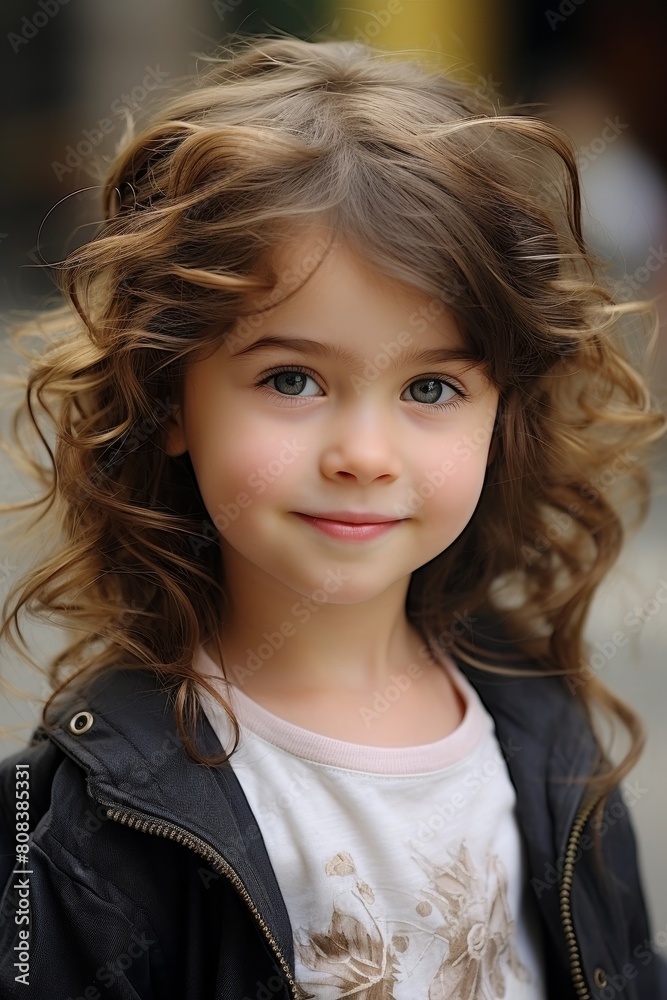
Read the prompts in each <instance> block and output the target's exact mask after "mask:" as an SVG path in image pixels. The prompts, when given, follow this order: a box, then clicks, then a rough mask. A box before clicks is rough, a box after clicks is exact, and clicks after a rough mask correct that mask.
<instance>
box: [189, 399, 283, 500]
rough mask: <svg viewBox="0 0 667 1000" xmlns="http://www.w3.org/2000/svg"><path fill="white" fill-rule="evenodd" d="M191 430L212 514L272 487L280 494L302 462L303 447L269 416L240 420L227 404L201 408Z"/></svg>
mask: <svg viewBox="0 0 667 1000" xmlns="http://www.w3.org/2000/svg"><path fill="white" fill-rule="evenodd" d="M188 430H189V431H190V432H191V437H192V444H191V447H190V457H191V459H192V464H193V467H194V470H195V474H196V476H197V482H198V484H199V489H200V492H201V494H202V498H203V500H204V504H205V506H206V508H207V510H208V511H209V514H210V513H211V511H212V510H214V509H216V508H218V507H219V506H220V505H221V504H229V503H231V502H237V503H239V502H240V503H245V504H248V502H249V501H250V502H252V501H253V500H254V499H255V498H257V497H258V496H261V495H262V494H265V493H267V492H269V491H270V492H271V493H272V494H273V495H276V494H277V493H279V492H280V489H281V486H282V485H283V483H285V482H286V481H287V480H289V479H290V474H291V475H292V476H293V475H294V474H295V473H294V470H295V468H296V467H298V464H299V461H298V458H299V453H300V451H301V449H300V448H299V447H298V444H297V445H296V446H295V443H294V441H293V440H292V438H289V439H287V438H286V436H285V434H284V433H282V434H281V433H280V432H279V431H278V430H276V429H275V427H272V426H271V425H270V424H267V422H266V421H248V420H240V419H239V415H238V413H237V414H236V415H235V414H234V413H233V412H229V408H226V407H222V406H218V407H217V408H216V409H215V410H213V409H211V408H209V409H208V410H206V409H203V408H198V410H197V412H196V413H194V412H193V414H192V419H191V421H190V423H189V425H188Z"/></svg>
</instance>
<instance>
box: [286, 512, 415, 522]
mask: <svg viewBox="0 0 667 1000" xmlns="http://www.w3.org/2000/svg"><path fill="white" fill-rule="evenodd" d="M295 513H297V514H301V516H302V517H312V518H316V519H317V520H318V521H336V523H337V524H385V523H386V522H387V521H402V520H405V519H404V518H400V517H391V515H390V514H374V513H373V512H372V511H353V510H331V511H328V512H327V513H326V514H319V513H318V514H307V513H304V512H303V511H295Z"/></svg>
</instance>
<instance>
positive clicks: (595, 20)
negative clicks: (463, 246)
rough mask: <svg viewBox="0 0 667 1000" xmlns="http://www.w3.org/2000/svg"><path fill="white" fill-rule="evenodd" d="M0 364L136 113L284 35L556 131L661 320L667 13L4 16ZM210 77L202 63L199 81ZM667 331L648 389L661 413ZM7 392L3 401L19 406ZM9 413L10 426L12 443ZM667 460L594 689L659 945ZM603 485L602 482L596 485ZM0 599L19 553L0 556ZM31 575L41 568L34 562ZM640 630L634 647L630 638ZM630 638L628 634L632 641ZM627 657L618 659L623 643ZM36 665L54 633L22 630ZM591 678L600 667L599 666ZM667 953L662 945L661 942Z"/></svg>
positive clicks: (79, 5)
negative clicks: (241, 45)
mask: <svg viewBox="0 0 667 1000" xmlns="http://www.w3.org/2000/svg"><path fill="white" fill-rule="evenodd" d="M0 19H1V20H2V31H1V32H0V45H1V46H2V48H3V55H2V59H1V60H0V74H1V78H0V93H1V94H2V96H3V100H4V111H3V121H2V129H3V136H4V141H3V148H4V149H5V153H4V155H3V156H2V158H0V264H1V270H0V315H1V317H2V332H0V366H1V369H2V372H3V373H11V372H14V371H16V370H17V368H18V366H19V365H20V359H18V358H16V357H15V356H14V355H13V354H12V352H11V351H10V348H9V344H8V340H7V336H6V333H5V332H4V331H6V326H7V323H8V322H9V321H10V320H13V319H15V318H16V317H17V316H20V315H21V314H27V313H29V312H31V311H33V310H35V309H40V308H43V307H44V306H46V305H48V304H49V302H50V301H51V300H52V299H53V298H54V283H53V278H52V272H51V270H50V269H49V268H48V267H45V266H44V264H43V261H48V262H51V263H53V262H56V261H58V260H59V259H62V258H63V257H64V256H65V254H66V253H67V252H68V251H69V250H71V249H72V248H73V247H74V246H76V245H78V244H79V243H81V242H83V241H84V240H85V239H86V237H87V235H88V234H90V233H91V232H92V227H94V224H95V222H96V220H97V218H98V213H99V207H98V201H97V196H98V193H99V192H98V189H97V187H96V185H97V183H98V180H97V178H98V177H99V172H98V171H99V168H100V165H102V166H103V165H104V162H105V160H108V159H109V158H110V157H111V156H112V155H113V153H114V150H115V147H116V144H117V143H118V141H119V140H120V138H121V136H122V134H123V130H124V124H125V121H126V116H127V113H128V111H129V112H131V113H132V114H133V115H134V116H135V118H138V119H139V120H141V117H142V115H145V114H146V113H147V112H148V111H149V110H150V104H151V100H152V99H153V97H154V95H155V94H156V93H157V94H159V92H160V90H161V89H163V88H170V87H171V86H173V85H178V83H179V81H180V80H181V79H182V78H183V77H184V76H185V75H187V74H190V73H192V72H195V71H196V69H197V57H198V55H199V56H201V55H205V54H206V53H209V52H211V51H212V50H213V49H214V48H215V46H216V45H218V44H220V43H221V42H223V43H224V41H225V39H226V37H227V35H228V33H230V32H235V33H236V32H240V33H242V34H252V33H255V32H263V33H266V32H269V33H279V32H287V33H289V34H294V35H297V36H299V37H301V38H306V39H310V40H313V41H317V40H318V39H320V38H322V37H323V36H326V37H327V38H330V37H337V38H352V39H356V40H359V41H362V42H365V43H367V44H371V45H377V46H379V47H381V48H383V49H396V48H400V49H410V50H414V55H415V56H422V57H424V58H427V59H429V60H433V61H435V62H436V63H438V64H439V65H441V66H442V67H443V68H447V69H449V70H450V71H451V72H453V73H458V72H461V73H465V74H466V76H467V78H468V79H469V78H470V74H471V73H472V74H473V76H474V77H475V79H477V80H478V85H479V87H480V88H485V89H486V88H488V89H494V90H497V91H498V93H499V94H500V95H501V97H502V98H504V99H505V100H506V101H510V102H513V103H521V104H530V105H531V109H530V112H531V113H532V114H534V115H537V116H538V117H542V118H544V119H546V120H548V121H551V122H553V123H556V124H558V125H560V126H562V127H563V128H564V129H565V130H566V131H567V132H568V133H569V134H570V135H571V137H572V138H573V140H574V142H575V145H576V146H577V149H578V153H579V166H580V170H581V177H582V182H583V189H584V208H585V224H586V232H587V235H588V239H589V241H590V243H591V244H592V245H593V247H594V249H596V250H597V251H598V252H599V253H600V254H601V255H603V257H604V258H605V259H606V260H607V261H608V263H609V274H610V276H611V277H612V278H613V279H614V280H615V281H617V282H618V287H619V295H620V296H621V297H622V298H625V299H630V298H646V297H648V298H652V299H654V300H655V301H656V302H657V305H658V308H659V311H660V314H661V320H662V321H663V322H664V319H665V310H666V308H667V306H666V305H665V301H664V292H665V291H666V290H667V267H665V263H667V251H665V244H667V130H666V129H665V128H664V108H665V98H666V97H667V93H666V89H667V83H666V82H665V81H666V79H667V78H666V77H665V74H664V58H665V52H666V51H667V5H665V4H664V3H663V2H662V0H633V2H632V3H631V4H630V3H627V2H626V0H547V2H542V0H377V2H376V0H356V3H355V4H354V5H353V6H347V5H345V4H343V3H340V2H337V0H213V2H211V0H94V2H92V0H88V2H85V0H4V3H3V4H2V11H1V13H0ZM200 65H201V64H200ZM666 371H667V345H666V344H665V334H664V331H662V330H661V334H660V340H659V342H658V345H657V348H656V352H655V355H654V358H653V360H652V362H651V370H650V378H651V383H652V388H653V391H654V393H655V394H656V395H658V397H659V398H660V399H661V401H662V403H663V405H664V404H665V402H666V394H665V373H666ZM13 398H14V397H13V396H12V398H11V399H10V394H9V393H6V394H5V403H11V402H12V401H13ZM10 414H11V410H10V409H9V407H6V408H5V409H4V410H1V411H0V420H1V421H2V423H1V425H0V433H1V434H2V438H3V439H4V438H6V435H7V431H8V427H9V421H10ZM666 467H667V463H666V462H665V449H664V448H662V449H661V450H660V451H657V452H656V459H655V463H654V470H653V475H654V492H655V498H654V501H653V506H652V510H651V513H650V516H649V519H648V521H647V523H646V524H645V526H644V527H643V528H642V529H641V531H640V532H639V533H638V534H637V535H636V537H634V538H633V539H632V540H631V541H630V542H629V543H628V545H627V548H626V551H625V554H624V556H623V558H622V560H621V563H620V564H619V565H618V567H617V568H616V569H615V570H614V571H613V573H612V574H611V575H610V576H609V578H608V580H607V581H606V582H605V584H604V587H603V588H602V590H601V591H600V593H599V596H598V598H597V600H596V604H595V607H594V611H593V614H592V616H591V618H590V620H589V623H588V628H587V637H588V638H589V640H590V641H591V642H592V643H593V644H594V648H595V649H596V650H597V651H598V653H599V655H598V656H597V658H596V660H595V670H596V672H597V675H598V676H599V677H600V678H601V679H602V680H603V681H604V682H605V683H607V684H608V685H609V686H610V687H612V689H614V690H615V691H616V692H617V693H618V694H620V695H621V696H622V697H624V698H625V699H626V700H627V701H629V702H630V704H631V705H632V706H633V707H634V708H635V709H636V710H637V711H638V712H639V713H640V714H641V715H642V716H643V718H644V720H645V723H646V727H647V731H648V742H647V747H646V750H645V752H644V755H643V757H642V759H641V761H640V763H639V764H638V765H637V766H636V768H635V769H634V771H633V772H632V774H631V775H630V776H629V777H628V778H627V779H626V781H625V783H624V784H625V786H626V793H627V795H626V799H627V801H628V803H629V805H630V808H631V811H632V814H633V816H634V819H635V824H636V829H637V831H638V839H639V849H640V861H641V866H642V870H643V873H644V879H645V884H646V890H647V895H648V904H649V909H650V911H651V915H652V918H653V929H654V931H661V932H665V931H667V865H665V863H664V850H665V844H667V793H666V792H665V783H664V770H663V769H664V767H665V765H666V764H667V727H666V726H665V721H664V719H665V706H666V705H667V675H666V673H665V668H664V651H665V648H666V645H667V613H666V611H667V558H666V554H665V553H666V547H665V535H666V528H667V516H666V514H667V499H666V496H665V469H666ZM601 485H602V486H603V487H604V484H601ZM34 489H35V487H34V484H33V483H32V481H31V480H30V479H29V478H28V476H27V475H26V474H25V473H21V472H20V471H18V470H16V469H15V468H14V467H13V466H12V464H11V463H10V462H9V461H8V459H7V457H6V456H5V455H3V454H1V453H0V502H6V501H8V500H12V501H14V500H25V499H26V498H27V497H29V496H30V494H31V493H32V492H33V491H34ZM0 545H1V546H2V548H0V599H2V597H4V595H5V594H6V592H7V591H8V589H9V586H10V584H11V582H12V581H13V580H14V579H15V577H16V576H17V575H18V574H20V572H21V571H22V570H23V569H25V568H26V565H27V563H26V562H25V560H26V558H28V557H27V555H26V553H25V552H24V551H21V552H20V553H18V552H17V551H16V552H15V550H14V547H13V545H10V539H8V538H5V539H2V540H0ZM33 558H34V559H37V560H38V558H39V553H38V552H35V553H34V554H33ZM629 620H632V622H637V623H638V624H637V625H633V628H632V629H629V628H628V627H627V622H628V621H629ZM624 622H625V623H626V624H625V625H624ZM619 629H620V630H623V629H624V630H625V633H627V634H628V636H629V639H630V641H629V642H628V643H627V644H623V645H621V644H620V643H619V642H616V641H612V638H611V637H612V636H613V635H614V634H616V635H618V630H619ZM26 635H27V636H28V637H29V639H30V642H31V649H32V655H33V656H34V657H35V659H36V660H38V661H39V662H45V660H46V659H47V658H48V657H50V656H51V655H53V653H54V652H55V651H56V650H57V649H58V648H59V646H60V642H59V637H58V634H57V631H56V630H55V629H54V628H49V627H48V626H46V625H44V624H39V623H37V622H35V623H34V624H32V623H31V624H30V625H29V627H28V628H27V630H26ZM591 662H593V660H591ZM0 674H1V675H2V676H3V677H4V678H6V680H7V681H9V682H10V683H13V684H14V685H18V686H19V687H20V688H21V689H22V690H24V691H28V692H29V693H30V694H31V697H32V700H27V699H24V698H21V697H19V696H18V694H16V693H15V692H13V691H12V689H11V688H10V687H7V689H6V690H3V689H0V725H5V726H11V727H14V729H13V733H14V735H13V737H12V736H9V735H7V736H5V738H4V739H3V740H0V758H1V757H4V756H6V755H7V754H9V753H13V752H15V751H16V750H17V749H19V747H20V746H21V745H23V744H24V743H25V741H26V739H27V738H28V736H29V734H30V732H31V731H32V728H33V726H34V724H35V721H36V719H37V716H38V713H39V709H40V699H43V698H44V695H45V693H48V689H47V688H46V686H45V683H44V680H43V678H41V677H40V676H39V675H37V674H35V672H34V671H31V670H29V668H28V667H27V666H26V665H25V664H23V663H22V661H20V660H19V659H18V657H16V655H15V654H14V653H12V652H11V651H10V650H7V649H5V648H3V649H1V650H0ZM661 937H662V939H663V940H664V935H661Z"/></svg>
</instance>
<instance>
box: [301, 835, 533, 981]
mask: <svg viewBox="0 0 667 1000" xmlns="http://www.w3.org/2000/svg"><path fill="white" fill-rule="evenodd" d="M411 857H412V860H413V861H414V862H415V864H416V866H417V867H418V868H419V869H420V870H421V872H422V884H421V886H420V887H419V889H418V890H417V892H416V894H415V899H416V902H415V905H414V913H415V921H416V922H415V923H411V922H407V921H406V922H401V921H396V922H395V923H396V927H395V928H394V930H393V931H392V932H391V933H390V932H389V931H388V930H387V928H386V925H387V924H388V923H390V922H389V921H380V920H379V919H378V918H377V917H376V916H375V915H374V913H373V905H374V903H375V894H374V892H373V889H372V888H371V886H370V885H368V883H367V882H365V881H364V880H363V879H362V878H361V877H360V876H359V873H358V872H357V869H356V866H355V863H354V860H353V858H352V857H351V855H350V854H349V853H348V852H347V851H340V852H339V853H338V854H336V855H334V856H333V857H332V858H331V859H330V860H329V861H328V862H327V864H326V865H325V874H326V875H328V876H330V877H331V878H341V879H346V880H349V890H348V891H347V892H344V895H345V897H346V899H347V905H346V908H345V909H342V908H340V907H339V906H337V905H336V904H335V903H334V906H333V913H332V916H331V921H330V923H329V927H328V928H327V929H326V931H324V932H322V933H311V932H310V931H307V930H305V929H303V928H299V930H298V932H297V934H296V935H295V946H296V949H297V951H298V954H299V958H300V960H301V963H302V965H303V966H305V967H306V968H307V969H310V970H312V971H313V972H315V973H320V974H321V978H319V979H318V980H315V979H312V978H310V979H309V982H308V987H309V988H311V989H312V987H313V986H315V985H318V986H323V987H329V988H331V987H334V988H336V989H337V990H338V991H339V993H338V996H339V997H341V998H343V997H353V998H354V1000H396V997H395V991H394V987H395V986H396V984H397V983H399V982H403V981H405V980H407V979H408V978H409V975H412V974H414V971H415V967H416V966H418V965H419V963H420V961H421V960H422V959H423V957H424V954H425V952H426V948H422V946H421V941H422V940H423V937H424V934H425V933H426V936H427V940H428V944H427V948H429V947H431V946H434V947H437V948H438V954H442V959H441V961H440V964H439V966H438V968H437V971H436V973H435V975H434V976H433V977H432V978H431V982H430V984H429V989H428V1000H451V998H452V997H456V1000H503V998H507V1000H511V996H512V983H513V982H516V981H517V980H519V981H521V982H530V974H529V972H528V969H527V968H526V967H525V965H523V964H522V962H521V961H520V960H519V957H518V955H517V951H516V944H515V924H514V920H513V918H512V914H511V913H510V910H509V906H508V902H507V874H506V871H505V868H504V866H503V864H502V862H501V860H500V859H499V858H498V857H497V856H496V855H493V854H489V853H487V855H486V858H485V865H484V866H483V867H482V868H478V867H476V866H475V864H474V862H473V859H472V858H471V856H470V854H469V852H468V849H467V847H466V844H465V841H463V842H462V843H461V844H460V846H459V848H458V851H456V852H455V853H454V852H452V853H450V855H449V856H448V857H447V858H446V859H445V861H444V862H442V863H441V864H435V863H434V862H433V861H431V860H429V859H428V858H426V857H425V856H424V855H423V854H422V853H421V852H420V851H419V850H418V849H416V848H414V847H413V848H412V850H411ZM420 918H421V921H420ZM427 918H428V919H429V920H430V928H433V926H434V925H433V919H434V918H435V929H430V928H429V926H427V924H426V919H427ZM383 925H384V926H383ZM420 949H421V951H420ZM408 957H409V958H410V962H409V963H408V962H407V959H408ZM305 996H306V997H307V998H308V1000H317V998H316V994H314V993H308V992H306V993H305Z"/></svg>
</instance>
